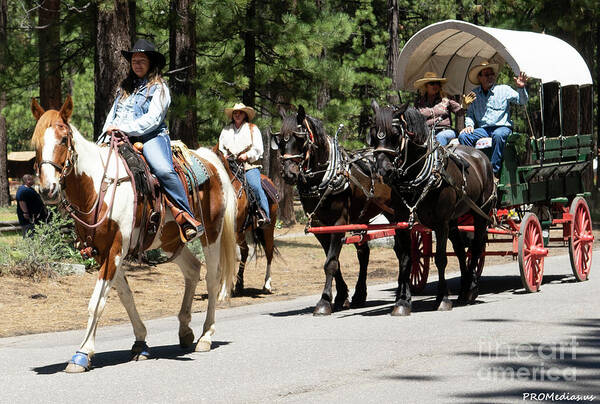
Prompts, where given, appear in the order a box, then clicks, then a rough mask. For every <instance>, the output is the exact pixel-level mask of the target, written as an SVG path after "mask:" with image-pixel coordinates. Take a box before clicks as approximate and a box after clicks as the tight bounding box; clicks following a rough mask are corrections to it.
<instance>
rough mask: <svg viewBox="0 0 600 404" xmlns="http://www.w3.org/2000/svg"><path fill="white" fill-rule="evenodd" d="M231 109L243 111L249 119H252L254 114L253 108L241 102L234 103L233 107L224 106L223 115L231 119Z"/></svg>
mask: <svg viewBox="0 0 600 404" xmlns="http://www.w3.org/2000/svg"><path fill="white" fill-rule="evenodd" d="M233 111H244V112H245V113H246V115H248V120H249V121H251V120H252V119H254V115H256V111H255V110H254V108H252V107H247V106H245V105H244V104H243V103H241V102H238V103H237V104H235V105H234V106H233V108H225V115H227V118H229V119H232V116H233Z"/></svg>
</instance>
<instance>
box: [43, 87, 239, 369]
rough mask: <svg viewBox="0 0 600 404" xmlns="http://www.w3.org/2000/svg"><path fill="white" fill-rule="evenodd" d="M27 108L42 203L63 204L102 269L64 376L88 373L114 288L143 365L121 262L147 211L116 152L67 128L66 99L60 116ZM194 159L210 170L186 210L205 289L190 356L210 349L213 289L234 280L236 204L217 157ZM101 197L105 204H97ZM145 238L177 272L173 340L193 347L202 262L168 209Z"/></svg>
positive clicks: (69, 106)
mask: <svg viewBox="0 0 600 404" xmlns="http://www.w3.org/2000/svg"><path fill="white" fill-rule="evenodd" d="M31 110H32V112H33V115H34V117H35V118H36V120H37V124H36V126H35V131H34V133H33V137H32V139H31V142H32V144H33V146H34V147H35V150H36V163H37V166H38V167H39V175H40V188H41V193H42V196H43V197H44V198H45V199H46V200H47V201H54V202H61V203H62V204H63V206H64V207H65V209H67V211H69V212H70V213H71V215H72V216H73V218H74V219H75V227H76V231H77V236H78V238H79V239H80V240H82V241H86V242H88V243H89V244H90V245H91V246H93V247H94V249H95V251H96V252H95V253H94V258H95V259H96V261H97V262H98V264H99V265H100V270H99V272H98V279H97V281H96V286H95V288H94V292H93V293H92V296H91V298H90V302H89V306H88V312H89V318H88V325H87V330H86V332H85V336H84V338H83V341H82V343H81V345H80V346H79V349H78V350H77V352H76V353H75V355H73V357H72V358H71V360H70V361H69V364H68V365H67V368H66V371H67V372H71V373H77V372H83V371H86V370H89V369H90V367H91V363H92V356H93V355H94V351H95V340H96V330H97V328H98V321H99V320H100V317H101V315H102V312H103V310H104V307H105V305H106V300H107V298H108V292H109V291H110V289H111V287H112V286H114V287H115V289H116V290H117V292H118V294H119V298H120V300H121V303H123V306H125V309H126V310H127V314H128V315H129V319H130V320H131V324H132V326H133V333H134V335H135V343H134V345H133V347H132V349H131V354H132V358H133V359H135V360H140V359H146V358H147V357H148V355H149V348H148V345H147V344H146V327H145V326H144V323H143V322H142V319H141V318H140V315H139V313H138V311H137V308H136V306H135V302H134V300H133V293H132V291H131V289H130V288H129V284H128V283H127V278H126V277H125V271H124V269H123V267H122V264H123V260H124V259H125V258H126V257H127V256H128V255H129V254H131V253H132V251H133V250H134V249H136V244H137V240H138V235H139V234H140V232H143V231H144V229H145V228H146V223H145V222H144V220H143V218H144V217H146V218H147V217H148V215H147V214H145V213H149V210H150V209H151V206H150V205H149V204H148V203H147V202H145V201H144V200H143V198H139V199H137V198H136V193H135V192H134V187H133V185H132V182H131V180H130V177H129V176H128V174H127V168H126V167H125V165H124V163H123V160H122V159H120V158H119V157H118V156H117V155H116V152H114V153H112V152H113V149H112V148H111V147H100V146H98V145H97V144H95V143H92V142H90V141H88V140H86V139H85V138H84V137H83V136H81V134H80V133H79V132H78V131H77V129H76V128H75V127H74V126H73V125H71V124H70V123H69V119H70V117H71V113H72V111H73V102H72V100H71V97H68V98H67V100H66V101H65V103H64V105H63V106H62V108H61V109H60V111H55V110H49V111H44V110H43V109H42V107H41V106H40V105H39V104H38V103H37V101H36V100H35V99H33V100H32V104H31ZM195 154H196V155H197V156H198V158H199V160H200V161H201V162H202V164H203V165H204V166H205V167H206V170H207V172H208V179H207V180H206V182H204V183H203V184H202V185H201V186H200V188H199V193H198V195H199V198H198V200H196V201H195V203H193V204H191V205H192V209H193V210H194V212H195V214H196V217H197V218H200V219H201V220H202V223H203V224H204V228H205V232H204V235H202V236H201V237H200V241H201V242H202V249H203V251H204V255H205V258H206V275H205V277H206V287H207V289H208V308H207V311H206V320H205V321H204V328H203V331H202V335H201V337H200V339H199V340H198V341H197V343H196V345H195V350H196V351H209V350H210V349H211V342H212V336H213V334H214V332H215V308H216V303H217V296H218V294H219V290H220V289H224V290H230V289H231V287H232V286H233V280H234V276H235V229H234V226H235V215H236V200H235V195H234V191H233V188H232V186H231V182H230V181H229V177H228V175H227V172H226V171H225V168H224V167H223V165H222V164H221V161H220V160H219V159H218V157H217V156H216V155H215V154H214V153H212V152H211V151H210V150H209V149H198V150H196V151H195ZM101 187H102V191H101ZM102 194H104V195H106V198H104V199H103V198H102V197H101V196H100V195H102ZM96 207H98V208H96ZM144 212H145V213H144ZM150 240H153V241H152V242H151V245H149V246H148V247H146V246H145V245H144V248H146V249H154V248H159V247H160V248H162V249H163V250H164V251H165V253H167V255H168V256H170V257H172V258H173V259H174V262H175V263H177V265H178V266H179V267H180V268H181V272H182V273H183V277H184V279H185V289H184V294H183V301H182V303H181V309H180V311H179V316H178V318H179V342H180V344H181V345H182V346H184V347H192V346H193V343H194V333H193V331H192V329H191V328H190V326H189V324H190V321H191V319H192V302H193V300H194V294H195V290H196V285H197V284H198V281H199V280H200V261H198V259H197V258H196V256H195V255H194V254H192V253H191V252H190V250H189V249H188V248H187V247H186V246H184V245H182V242H181V240H180V237H179V230H178V226H177V223H176V222H175V220H174V218H173V216H172V215H171V210H170V209H166V216H165V218H164V225H162V226H161V227H160V228H159V229H158V231H157V232H156V236H154V238H153V239H148V242H150Z"/></svg>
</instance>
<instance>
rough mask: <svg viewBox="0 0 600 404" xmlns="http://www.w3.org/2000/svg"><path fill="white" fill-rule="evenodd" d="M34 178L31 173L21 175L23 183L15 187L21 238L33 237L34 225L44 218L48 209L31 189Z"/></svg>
mask: <svg viewBox="0 0 600 404" xmlns="http://www.w3.org/2000/svg"><path fill="white" fill-rule="evenodd" d="M33 183H34V178H33V175H31V174H25V175H24V176H23V185H21V186H19V188H18V189H17V195H16V196H15V199H16V200H17V217H18V219H19V225H20V226H21V228H22V229H23V238H25V237H33V233H34V229H35V225H36V224H39V223H40V222H42V221H44V220H46V218H47V217H48V210H47V209H46V206H45V205H44V202H43V201H42V198H41V197H40V195H39V194H38V193H37V192H36V190H35V189H33Z"/></svg>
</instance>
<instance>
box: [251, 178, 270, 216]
mask: <svg viewBox="0 0 600 404" xmlns="http://www.w3.org/2000/svg"><path fill="white" fill-rule="evenodd" d="M246 181H248V185H250V188H252V192H253V193H254V196H255V197H256V199H258V206H260V208H261V209H262V210H263V211H264V212H265V215H267V217H270V216H271V215H270V214H269V202H268V201H267V195H266V194H265V190H264V189H263V188H262V185H261V183H260V170H259V169H258V168H251V169H250V170H248V171H246Z"/></svg>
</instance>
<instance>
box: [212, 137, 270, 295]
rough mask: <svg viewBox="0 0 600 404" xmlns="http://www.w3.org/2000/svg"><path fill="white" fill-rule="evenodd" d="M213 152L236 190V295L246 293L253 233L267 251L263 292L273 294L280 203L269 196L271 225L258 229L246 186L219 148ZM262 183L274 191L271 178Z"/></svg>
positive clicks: (240, 166)
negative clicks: (250, 235) (276, 226)
mask: <svg viewBox="0 0 600 404" xmlns="http://www.w3.org/2000/svg"><path fill="white" fill-rule="evenodd" d="M212 150H213V152H214V153H215V154H216V155H217V156H219V158H220V159H221V161H222V162H223V165H224V166H225V168H226V169H227V173H228V174H229V178H230V179H231V184H232V185H233V188H234V190H235V194H236V197H237V216H236V232H237V244H238V246H239V247H240V266H239V269H238V273H237V280H236V282H235V289H234V293H235V294H236V295H238V296H240V295H242V294H243V293H244V269H245V268H246V260H247V259H248V251H249V248H248V242H247V241H246V234H247V233H251V234H252V236H253V238H254V240H255V241H256V242H257V244H260V245H261V246H262V248H263V249H264V251H265V257H266V259H267V270H266V272H265V283H264V284H263V289H262V290H263V292H265V293H271V292H272V285H271V261H272V260H273V253H274V252H275V242H274V233H275V224H276V222H277V211H278V210H279V203H278V202H277V201H274V200H273V199H272V198H271V197H270V196H269V195H268V194H267V199H268V201H269V215H270V219H271V223H269V224H268V225H267V226H265V227H264V228H260V227H257V226H256V225H255V223H254V221H253V220H251V219H252V218H251V217H250V216H249V213H250V212H249V210H250V204H249V201H248V195H247V193H246V188H244V184H242V182H241V181H240V179H239V178H238V176H237V175H236V174H235V173H234V172H233V171H232V170H231V168H232V166H233V165H230V164H229V161H228V160H227V158H225V156H224V155H223V153H221V151H220V150H219V147H218V146H215V147H213V149H212ZM237 169H241V170H243V169H244V168H243V165H239V167H238V168H237ZM260 177H261V181H268V182H270V183H271V186H272V187H273V189H275V185H274V184H273V183H272V182H271V180H270V179H269V177H267V176H266V175H264V174H261V176H260Z"/></svg>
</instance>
